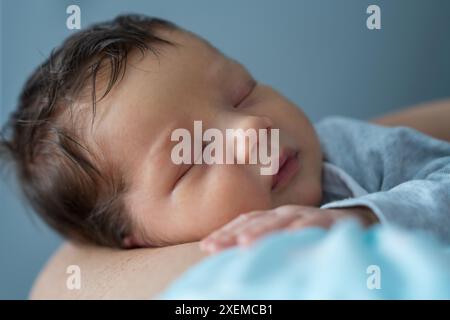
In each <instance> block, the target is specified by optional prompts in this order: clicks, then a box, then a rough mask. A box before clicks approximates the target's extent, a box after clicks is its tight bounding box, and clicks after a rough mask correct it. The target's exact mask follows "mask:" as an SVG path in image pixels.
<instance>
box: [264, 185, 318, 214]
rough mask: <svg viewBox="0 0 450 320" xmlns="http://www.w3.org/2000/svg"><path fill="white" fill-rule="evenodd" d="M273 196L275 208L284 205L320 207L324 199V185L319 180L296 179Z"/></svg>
mask: <svg viewBox="0 0 450 320" xmlns="http://www.w3.org/2000/svg"><path fill="white" fill-rule="evenodd" d="M282 191H283V192H280V193H278V194H275V195H274V196H273V201H272V203H273V208H276V207H280V206H284V205H299V206H308V207H319V206H320V203H321V201H322V186H321V183H320V182H317V181H311V182H309V181H296V183H294V184H293V185H292V186H287V188H286V189H285V190H282Z"/></svg>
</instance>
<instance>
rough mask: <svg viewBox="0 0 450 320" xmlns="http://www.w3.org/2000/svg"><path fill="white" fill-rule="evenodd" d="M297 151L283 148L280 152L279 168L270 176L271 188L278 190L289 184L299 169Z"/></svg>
mask: <svg viewBox="0 0 450 320" xmlns="http://www.w3.org/2000/svg"><path fill="white" fill-rule="evenodd" d="M298 154H299V152H298V151H296V150H293V149H290V148H284V149H282V150H281V153H280V160H279V169H278V172H277V173H276V174H275V175H274V176H273V178H272V190H275V191H276V190H279V189H281V188H283V187H284V186H286V185H287V184H289V182H290V181H291V180H292V178H293V177H294V176H295V175H296V174H297V172H298V170H299V169H300V163H299V159H298Z"/></svg>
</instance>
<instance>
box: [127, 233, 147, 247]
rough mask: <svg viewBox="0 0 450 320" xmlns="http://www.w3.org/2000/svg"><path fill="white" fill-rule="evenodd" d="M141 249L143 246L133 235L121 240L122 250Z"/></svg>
mask: <svg viewBox="0 0 450 320" xmlns="http://www.w3.org/2000/svg"><path fill="white" fill-rule="evenodd" d="M143 247H145V245H143V244H142V243H141V241H139V240H138V239H137V238H136V237H135V236H134V235H128V236H125V237H124V238H123V240H122V248H124V249H136V248H143Z"/></svg>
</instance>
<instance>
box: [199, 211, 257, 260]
mask: <svg viewBox="0 0 450 320" xmlns="http://www.w3.org/2000/svg"><path fill="white" fill-rule="evenodd" d="M264 214H265V211H255V212H251V213H249V214H242V215H240V216H238V217H237V218H235V219H233V220H232V221H230V222H229V223H228V224H226V225H225V226H223V227H222V228H220V229H218V230H216V231H214V232H213V233H211V234H210V235H209V236H207V237H206V238H204V239H203V240H202V241H201V242H200V248H201V249H202V250H206V251H209V252H216V251H219V250H222V249H225V248H227V247H230V246H233V245H236V244H237V242H236V241H237V240H236V235H237V232H238V230H240V229H241V228H242V226H244V225H247V224H248V223H251V221H253V220H254V219H255V218H257V217H259V216H261V215H264Z"/></svg>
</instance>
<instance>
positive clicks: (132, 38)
mask: <svg viewBox="0 0 450 320" xmlns="http://www.w3.org/2000/svg"><path fill="white" fill-rule="evenodd" d="M160 29H167V30H172V29H177V27H176V26H175V25H174V24H172V23H170V22H168V21H165V20H161V19H157V18H151V17H146V16H142V15H122V16H118V17H116V18H115V19H113V20H111V21H107V22H104V23H99V24H95V25H92V26H91V27H89V28H87V29H84V30H81V31H79V32H77V33H75V34H73V35H72V36H70V37H69V38H67V39H66V40H65V41H64V43H63V44H62V45H61V46H60V47H58V48H56V49H55V50H53V52H52V53H51V55H50V57H49V58H48V59H47V60H46V61H45V62H44V63H42V64H41V65H40V66H39V67H38V68H37V69H36V70H35V71H34V72H33V74H32V75H31V76H30V78H29V79H28V80H27V82H26V83H25V86H24V88H23V90H22V92H21V95H20V97H19V102H18V106H17V109H16V111H15V112H14V113H12V115H11V117H10V119H9V121H8V123H7V124H6V125H5V127H4V128H3V130H2V132H1V133H2V134H1V139H0V154H1V155H2V158H4V159H5V160H10V161H12V162H13V163H14V167H15V170H16V173H17V177H18V180H19V182H20V186H21V189H22V190H23V193H24V195H25V197H26V198H27V199H28V201H29V202H30V203H31V205H32V207H33V209H34V210H35V211H36V212H37V213H38V214H39V215H40V216H41V217H42V218H43V219H44V221H46V222H47V223H48V224H49V225H50V226H51V227H53V228H54V229H55V230H57V231H58V232H59V233H60V234H62V235H63V236H65V237H68V238H70V239H72V240H76V241H88V242H94V243H97V244H100V245H106V246H113V247H121V246H123V241H122V240H123V237H124V236H126V235H127V234H129V233H130V230H131V228H132V221H131V219H130V215H127V214H126V208H125V203H124V202H125V201H124V194H125V192H126V184H125V183H124V181H123V178H122V177H121V174H120V171H117V170H113V169H112V168H111V164H110V163H109V164H108V163H107V162H105V161H101V160H100V158H101V157H98V156H97V155H96V154H94V152H92V151H91V150H90V148H89V147H88V145H87V143H84V142H83V139H82V135H81V134H80V132H77V131H78V130H76V128H75V127H76V124H77V121H76V120H75V118H73V117H72V115H73V114H76V112H75V110H72V109H73V105H74V103H75V102H77V101H78V99H79V98H80V95H81V93H82V92H83V91H86V88H88V92H89V100H90V101H91V103H92V113H93V115H92V119H93V117H95V112H96V102H97V101H98V100H99V99H102V98H104V97H105V96H106V95H107V94H108V93H109V92H110V90H111V89H112V87H113V86H114V85H115V84H116V83H117V82H118V81H120V79H121V78H122V77H123V75H124V73H125V68H126V63H127V55H128V54H129V53H130V51H131V50H133V49H138V50H140V51H141V52H142V54H144V51H146V50H148V51H150V52H152V53H154V54H158V50H157V47H158V45H172V43H171V42H169V41H168V40H165V39H163V38H161V37H160V36H158V34H157V31H158V30H160ZM105 69H106V70H107V71H108V72H107V75H108V77H107V79H106V82H105V84H106V85H105V88H106V89H105V91H104V93H103V94H102V95H101V97H100V98H99V99H97V97H96V80H97V78H98V75H99V74H100V71H102V72H101V73H102V74H103V73H104V72H103V71H104V70H105ZM102 80H103V77H102ZM68 115H70V118H71V119H72V121H71V122H72V124H75V126H74V125H72V126H70V125H68V124H69V122H70V121H67V116H68Z"/></svg>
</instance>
